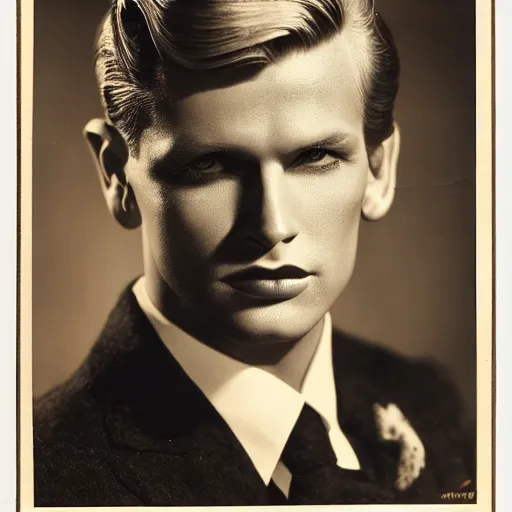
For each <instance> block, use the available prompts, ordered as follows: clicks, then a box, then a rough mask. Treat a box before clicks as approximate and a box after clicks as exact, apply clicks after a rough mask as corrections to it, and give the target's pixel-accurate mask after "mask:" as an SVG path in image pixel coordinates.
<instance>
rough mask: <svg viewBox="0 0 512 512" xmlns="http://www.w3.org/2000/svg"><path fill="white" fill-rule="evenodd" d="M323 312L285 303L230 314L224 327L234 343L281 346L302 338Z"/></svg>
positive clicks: (322, 310) (320, 317)
mask: <svg viewBox="0 0 512 512" xmlns="http://www.w3.org/2000/svg"><path fill="white" fill-rule="evenodd" d="M326 312H327V309H325V310H324V309H320V308H319V309H313V308H308V309H307V310H304V308H300V307H296V306H294V305H292V304H290V303H286V302H285V303H279V304H272V305H267V306H262V307H253V308H248V309H243V310H239V311H236V312H233V313H231V314H230V315H229V318H228V319H226V320H227V322H226V323H227V324H229V330H230V331H231V333H232V335H234V336H235V337H236V338H238V339H241V340H244V341H247V342H254V343H257V342H267V341H272V342H275V343H279V342H283V343H285V342H288V341H296V340H298V339H300V338H303V337H304V336H306V335H307V334H308V333H309V332H310V331H311V330H312V329H313V328H314V327H315V326H316V325H317V324H318V322H319V321H320V320H321V319H322V318H323V317H324V315H325V313H326Z"/></svg>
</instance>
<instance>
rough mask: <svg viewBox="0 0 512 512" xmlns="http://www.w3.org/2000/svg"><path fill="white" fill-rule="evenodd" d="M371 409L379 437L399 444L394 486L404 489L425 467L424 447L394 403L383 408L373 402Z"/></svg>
mask: <svg viewBox="0 0 512 512" xmlns="http://www.w3.org/2000/svg"><path fill="white" fill-rule="evenodd" d="M373 411H374V414H375V422H376V424H377V430H378V432H379V436H380V437H381V439H382V440H384V441H394V442H397V443H399V444H400V462H399V464H398V474H397V478H396V481H395V486H396V488H397V489H398V490H400V491H405V490H406V489H408V488H409V487H410V486H411V485H412V484H413V483H414V481H415V480H416V479H417V478H418V477H419V475H420V473H421V470H422V469H423V468H424V467H425V448H424V446H423V443H422V442H421V439H420V438H419V437H418V434H417V433H416V432H415V430H414V429H413V428H412V426H411V424H410V423H409V421H408V420H407V418H406V417H405V416H404V415H403V414H402V411H401V410H400V409H399V408H398V406H397V405H396V404H388V405H387V407H385V408H384V407H383V406H382V405H380V404H374V406H373Z"/></svg>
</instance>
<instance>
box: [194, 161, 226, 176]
mask: <svg viewBox="0 0 512 512" xmlns="http://www.w3.org/2000/svg"><path fill="white" fill-rule="evenodd" d="M222 169H223V167H222V164H221V163H220V162H219V161H218V159H217V158H214V157H204V158H201V159H199V160H196V161H195V162H193V163H191V164H189V165H187V166H186V167H185V171H188V172H193V173H201V174H213V173H216V172H220V171H222Z"/></svg>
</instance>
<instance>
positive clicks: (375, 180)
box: [362, 123, 400, 220]
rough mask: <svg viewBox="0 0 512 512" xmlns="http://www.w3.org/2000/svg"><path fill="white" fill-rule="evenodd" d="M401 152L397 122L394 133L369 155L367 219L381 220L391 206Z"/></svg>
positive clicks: (364, 211)
mask: <svg viewBox="0 0 512 512" xmlns="http://www.w3.org/2000/svg"><path fill="white" fill-rule="evenodd" d="M399 154H400V130H399V128H398V125H397V124H396V123H395V124H394V130H393V133H392V134H391V135H390V136H389V137H388V138H387V139H386V140H385V141H384V142H382V144H381V145H380V146H378V147H377V148H375V149H374V150H373V151H372V152H371V154H370V155H369V156H368V161H369V166H370V169H369V171H368V184H367V186H366V192H365V196H364V200H363V206H362V213H363V216H364V218H365V219H367V220H379V219H381V218H382V217H384V215H386V213H387V212H388V211H389V209H390V208H391V205H392V204H393V199H394V197H395V187H396V171H397V165H398V156H399Z"/></svg>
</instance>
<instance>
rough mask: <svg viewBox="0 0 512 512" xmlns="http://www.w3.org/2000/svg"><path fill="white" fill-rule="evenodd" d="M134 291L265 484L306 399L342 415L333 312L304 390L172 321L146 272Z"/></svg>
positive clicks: (325, 412)
mask: <svg viewBox="0 0 512 512" xmlns="http://www.w3.org/2000/svg"><path fill="white" fill-rule="evenodd" d="M133 292H134V294H135V296H136V298H137V301H138V303H139V305H140V307H141V309H142V310H143V312H144V313H145V314H146V316H147V317H148V319H149V321H150V322H151V324H152V325H153V327H154V328H155V330H156V332H157V333H158V335H159V336H160V338H161V340H162V342H163V343H164V344H165V345H166V347H167V348H168V349H169V351H170V352H171V354H172V355H173V357H174V358H175V359H176V361H177V362H178V363H179V365H180V366H181V367H182V368H183V370H184V371H185V373H186V374H187V375H188V377H189V378H190V379H191V380H192V381H193V382H194V383H195V384H196V385H197V386H198V387H199V389H200V390H201V391H202V393H203V394H204V395H205V396H206V398H207V399H208V400H209V401H210V403H211V404H212V405H213V406H214V407H215V409H216V410H217V412H218V413H219V414H220V415H221V416H222V418H223V419H224V421H225V422H226V423H227V424H228V425H229V427H230V428H231V430H232V431H233V433H234V434H235V436H236V437H237V439H238V441H239V442H240V444H241V445H242V446H243V448H244V450H245V451H246V452H247V454H248V455H249V457H250V459H251V461H252V463H253V464H254V466H255V468H256V470H257V471H258V473H259V474H260V476H261V478H262V479H263V481H264V482H265V484H268V483H269V482H270V479H271V478H272V475H273V473H274V470H275V468H276V466H277V463H278V462H279V459H280V457H281V453H282V451H283V449H284V446H285V444H286V442H287V440H288V437H289V436H290V433H291V431H292V429H293V427H294V426H295V423H296V422H297V419H298V417H299V415H300V412H301V410H302V407H303V405H304V402H306V401H307V402H308V403H309V404H310V405H311V406H312V407H314V408H315V409H316V410H317V412H319V413H320V414H321V415H322V416H323V418H324V420H325V421H326V423H327V424H328V425H329V423H331V422H332V421H336V420H335V419H333V418H332V411H333V407H332V400H333V399H334V404H335V401H336V395H335V388H334V376H333V369H332V359H331V337H332V331H331V318H330V315H329V314H328V313H327V314H326V316H325V321H324V327H323V331H322V335H321V340H320V343H319V346H318V348H317V350H316V352H315V355H314V357H313V359H312V361H311V364H310V367H309V369H308V371H307V374H306V377H305V380H304V384H303V386H302V390H301V392H300V393H299V392H297V391H296V390H294V389H293V388H292V387H290V386H289V385H288V384H286V383H284V382H283V381H281V380H279V379H278V378H277V377H275V376H274V375H272V374H270V373H268V372H267V371H265V370H262V369H261V368H258V367H255V366H250V365H247V364H245V363H243V362H241V361H238V360H235V359H233V358H231V357H229V356H227V355H225V354H223V353H221V352H218V351H216V350H214V349H212V348H211V347H209V346H207V345H205V344H203V343H201V342H200V341H198V340H197V339H195V338H193V337H192V336H190V335H189V334H187V333H186V332H185V331H183V330H182V329H180V328H179V327H177V326H176V325H175V324H173V323H171V322H170V321H169V320H168V319H167V318H165V317H164V315H162V313H161V312H160V311H159V310H158V309H157V308H156V307H155V306H154V304H153V303H152V302H151V300H150V298H149V296H148V294H147V291H146V287H145V283H144V278H141V279H139V280H138V281H137V282H136V283H135V285H134V287H133ZM205 368H207V369H208V371H205ZM334 409H335V407H334Z"/></svg>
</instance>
